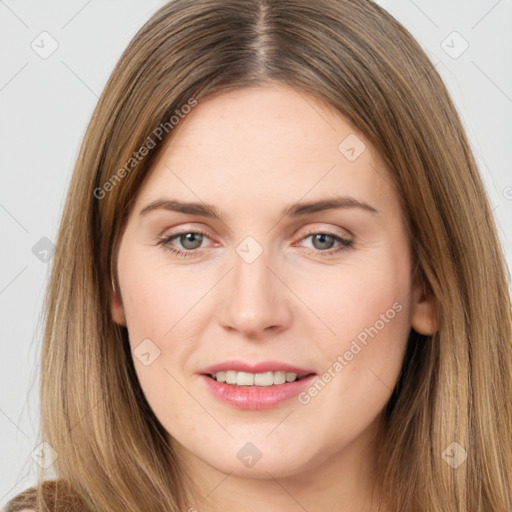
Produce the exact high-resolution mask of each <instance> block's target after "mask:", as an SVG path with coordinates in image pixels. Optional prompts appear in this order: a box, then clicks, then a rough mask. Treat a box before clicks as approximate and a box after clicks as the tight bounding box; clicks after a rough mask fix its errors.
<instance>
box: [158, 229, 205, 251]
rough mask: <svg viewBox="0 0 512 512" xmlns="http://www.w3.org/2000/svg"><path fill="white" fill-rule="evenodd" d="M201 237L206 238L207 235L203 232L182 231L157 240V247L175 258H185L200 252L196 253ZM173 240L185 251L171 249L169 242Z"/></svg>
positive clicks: (201, 240)
mask: <svg viewBox="0 0 512 512" xmlns="http://www.w3.org/2000/svg"><path fill="white" fill-rule="evenodd" d="M203 237H207V238H208V235H207V233H205V232H204V231H182V232H181V233H175V234H173V235H170V236H167V237H163V238H159V239H158V240H159V242H158V244H157V245H163V246H164V247H165V249H166V250H168V251H170V252H171V253H173V254H176V255H177V256H180V257H187V256H192V255H194V254H197V253H198V252H201V251H197V249H199V248H200V247H201V244H202V242H203V240H204V238H203ZM174 239H177V240H178V241H179V242H180V244H181V246H182V247H183V248H184V249H185V250H180V249H176V248H174V247H172V246H171V242H172V241H173V240H174Z"/></svg>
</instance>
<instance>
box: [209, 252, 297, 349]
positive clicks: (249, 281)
mask: <svg viewBox="0 0 512 512" xmlns="http://www.w3.org/2000/svg"><path fill="white" fill-rule="evenodd" d="M276 268H277V266H276V265H275V264H272V262H271V261H270V258H269V257H268V255H267V253H266V252H265V251H264V252H263V253H262V254H261V255H260V256H259V257H258V258H257V259H256V260H255V261H253V262H252V263H248V262H247V261H245V260H244V259H243V258H242V257H240V256H239V255H238V254H235V256H234V268H233V269H232V270H231V272H229V274H228V275H227V276H226V279H225V281H226V282H225V284H224V286H225V288H224V290H223V297H224V300H223V301H222V305H221V307H220V309H219V321H220V323H221V325H222V326H223V327H224V328H225V329H227V330H229V331H233V332H238V333H239V334H242V335H243V336H244V337H247V338H252V339H264V338H267V337H269V336H274V335H276V334H277V333H279V332H282V331H283V330H285V329H287V328H288V327H289V325H290V323H291V321H292V310H291V303H290V301H291V300H292V298H293V294H292V293H291V292H290V290H289V289H288V288H287V286H286V284H285V283H286V279H285V276H281V275H279V271H278V270H277V271H276Z"/></svg>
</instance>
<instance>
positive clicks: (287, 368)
mask: <svg viewBox="0 0 512 512" xmlns="http://www.w3.org/2000/svg"><path fill="white" fill-rule="evenodd" d="M227 370H235V371H237V372H248V373H265V372H280V371H281V372H286V373H296V374H297V376H299V377H305V376H306V375H310V374H312V373H315V372H314V371H313V370H310V369H308V368H301V367H299V366H294V365H291V364H288V363H282V362H280V361H262V362H260V363H254V364H249V363H246V362H244V361H236V360H234V361H224V362H222V363H218V364H214V365H211V366H207V367H206V368H203V369H202V370H200V371H199V373H201V374H203V375H213V374H215V373H217V372H222V371H227Z"/></svg>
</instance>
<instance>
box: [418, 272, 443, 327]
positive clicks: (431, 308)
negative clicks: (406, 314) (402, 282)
mask: <svg viewBox="0 0 512 512" xmlns="http://www.w3.org/2000/svg"><path fill="white" fill-rule="evenodd" d="M411 327H412V328H413V329H414V330H415V331H416V332H417V333H418V334H424V335H430V334H434V333H435V332H437V330H438V329H439V320H438V318H437V315H436V308H435V301H434V295H433V293H432V292H431V291H429V289H428V287H427V286H425V283H424V282H423V280H422V279H421V278H419V276H417V278H416V279H415V282H414V284H413V288H412V300H411Z"/></svg>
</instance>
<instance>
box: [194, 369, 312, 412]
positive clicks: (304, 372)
mask: <svg viewBox="0 0 512 512" xmlns="http://www.w3.org/2000/svg"><path fill="white" fill-rule="evenodd" d="M200 375H201V377H202V378H203V379H204V382H205V384H206V389H208V390H209V391H210V392H211V393H212V394H213V396H215V397H216V398H217V399H220V400H221V401H222V402H224V403H225V404H228V405H230V406H233V407H236V408H239V409H252V410H256V409H270V408H274V407H278V406H280V405H281V404H283V403H286V402H287V401H288V400H290V399H292V398H294V397H296V396H297V395H298V394H299V393H300V392H301V391H302V390H303V389H304V388H305V387H307V386H308V384H309V385H310V384H311V382H312V381H313V379H314V378H315V376H316V373H315V372H313V371H312V370H308V369H306V368H300V367H297V366H292V365H289V364H286V363H281V362H272V361H267V362H263V363H259V364H255V365H249V364H247V363H244V362H241V361H226V362H224V363H221V364H218V365H214V366H210V367H208V368H204V369H203V370H202V371H201V372H200Z"/></svg>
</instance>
